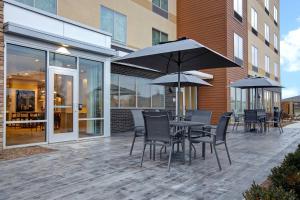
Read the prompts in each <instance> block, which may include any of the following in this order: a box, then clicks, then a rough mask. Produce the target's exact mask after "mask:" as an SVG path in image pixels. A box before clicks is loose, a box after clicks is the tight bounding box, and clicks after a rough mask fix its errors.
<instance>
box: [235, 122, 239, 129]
mask: <svg viewBox="0 0 300 200" xmlns="http://www.w3.org/2000/svg"><path fill="white" fill-rule="evenodd" d="M239 125H240V122H238V123H237V125H236V126H235V131H237V130H238V127H239Z"/></svg>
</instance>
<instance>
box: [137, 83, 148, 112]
mask: <svg viewBox="0 0 300 200" xmlns="http://www.w3.org/2000/svg"><path fill="white" fill-rule="evenodd" d="M150 83H151V80H149V79H143V78H139V79H137V104H138V107H140V108H143V107H145V108H149V107H151V85H150Z"/></svg>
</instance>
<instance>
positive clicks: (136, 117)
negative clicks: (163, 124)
mask: <svg viewBox="0 0 300 200" xmlns="http://www.w3.org/2000/svg"><path fill="white" fill-rule="evenodd" d="M142 112H143V110H131V114H132V118H133V123H134V127H144V126H145V124H144V118H143V113H142Z"/></svg>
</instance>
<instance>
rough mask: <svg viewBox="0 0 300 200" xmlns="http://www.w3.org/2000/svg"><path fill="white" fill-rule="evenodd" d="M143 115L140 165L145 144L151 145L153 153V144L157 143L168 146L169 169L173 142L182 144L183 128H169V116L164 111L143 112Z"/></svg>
mask: <svg viewBox="0 0 300 200" xmlns="http://www.w3.org/2000/svg"><path fill="white" fill-rule="evenodd" d="M143 116H144V120H145V140H144V148H143V153H142V158H141V166H142V165H143V160H144V154H145V149H146V146H147V145H150V147H151V146H153V147H154V148H153V153H155V146H157V145H159V146H162V148H163V147H169V148H170V150H169V161H168V170H170V164H171V161H172V153H173V152H174V144H176V143H182V145H184V135H183V130H178V131H176V132H175V131H172V130H173V129H170V123H169V117H168V115H167V113H166V112H159V113H157V112H143ZM183 149H184V148H183ZM183 156H184V153H183Z"/></svg>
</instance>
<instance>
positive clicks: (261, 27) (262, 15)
mask: <svg viewBox="0 0 300 200" xmlns="http://www.w3.org/2000/svg"><path fill="white" fill-rule="evenodd" d="M274 3H275V4H276V7H277V10H278V26H275V24H274V16H273V13H274V10H273V8H274ZM251 8H254V9H255V10H256V12H257V19H258V20H257V21H258V22H257V28H258V36H256V35H254V34H253V33H252V29H251V28H252V27H251ZM247 9H248V70H249V74H250V75H258V76H265V55H268V56H269V57H270V75H271V76H270V78H272V79H275V72H274V63H277V64H278V73H279V76H278V78H279V80H280V52H279V54H276V53H275V52H274V33H276V35H277V37H278V51H279V49H280V29H279V27H280V21H279V16H280V9H279V0H270V9H269V10H270V15H267V14H266V12H265V7H264V0H257V1H253V0H248V8H247ZM265 23H266V24H268V25H269V27H270V47H268V46H267V45H266V44H265V39H264V38H265V36H264V35H265ZM252 45H254V46H255V47H256V48H258V67H259V72H258V73H256V72H253V71H252V62H251V61H252V55H251V54H252V51H251V46H252Z"/></svg>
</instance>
